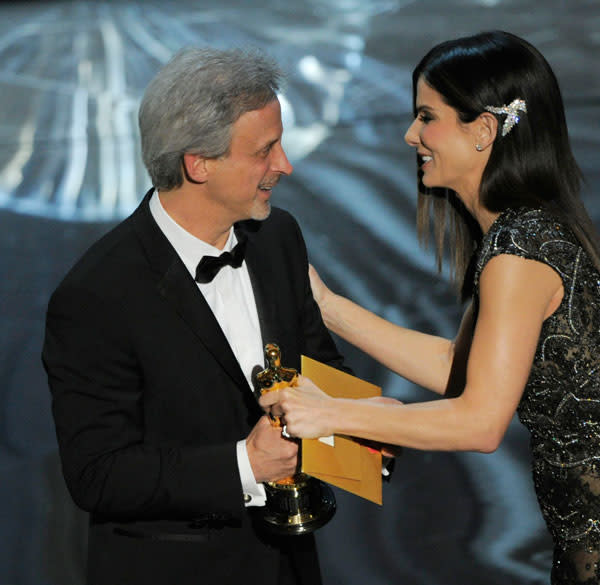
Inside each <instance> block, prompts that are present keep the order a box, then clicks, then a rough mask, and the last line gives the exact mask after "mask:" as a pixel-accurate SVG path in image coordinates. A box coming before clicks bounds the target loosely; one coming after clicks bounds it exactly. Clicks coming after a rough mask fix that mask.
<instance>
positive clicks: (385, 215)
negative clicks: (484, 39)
mask: <svg viewBox="0 0 600 585" xmlns="http://www.w3.org/2000/svg"><path fill="white" fill-rule="evenodd" d="M490 28H502V29H506V30H510V31H512V32H515V33H517V34H520V35H522V36H524V37H525V38H527V39H529V40H530V41H532V42H533V43H534V44H535V45H537V46H538V47H539V48H540V49H541V50H542V52H543V53H544V54H545V55H546V56H547V58H548V59H549V61H550V62H551V64H552V65H553V67H554V68H555V70H556V72H557V74H558V77H559V78H560V81H561V83H562V87H563V90H564V97H565V101H566V105H567V109H568V119H569V124H570V130H571V135H572V141H573V146H574V148H575V152H576V155H577V157H578V160H579V162H580V164H581V166H582V168H583V171H584V173H585V174H586V177H587V181H588V182H587V184H586V187H585V197H586V203H587V204H588V207H589V209H590V210H591V212H592V214H593V216H594V219H595V221H596V223H597V224H598V223H600V202H599V199H598V197H599V193H600V176H599V165H598V155H599V152H600V146H599V142H598V140H599V139H598V136H599V129H600V104H599V99H600V98H599V96H600V76H599V75H598V69H597V63H598V54H599V49H600V46H599V44H600V36H599V33H598V31H599V30H600V4H599V2H597V1H591V0H587V1H585V0H568V1H567V0H564V1H560V0H546V1H545V2H543V3H540V2H537V1H536V0H519V1H513V0H479V1H476V0H415V1H408V0H407V1H403V0H304V1H295V2H290V1H289V0H262V1H257V2H246V1H244V0H238V1H235V0H220V1H219V2H208V1H197V0H196V1H192V0H185V1H184V0H181V1H173V2H157V1H156V2H154V1H144V2H142V1H139V2H136V1H124V2H118V1H114V2H83V1H80V2H77V1H72V2H50V1H48V2H22V3H17V2H12V3H2V5H0V95H1V96H2V108H1V110H0V246H1V255H0V269H1V272H2V278H1V279H0V290H1V305H0V313H1V317H2V327H1V328H0V379H1V380H2V382H1V384H0V585H21V584H22V585H80V584H81V583H82V582H83V574H84V551H85V541H86V516H85V514H83V513H82V512H80V511H78V510H77V509H76V508H75V507H74V505H73V504H72V502H71V500H70V498H69V495H68V493H67V492H66V488H65V486H64V483H63V479H62V476H61V472H60V464H59V460H58V455H57V448H56V440H55V436H54V429H53V423H52V420H51V414H50V400H49V393H48V390H47V385H46V379H45V375H44V373H43V371H42V367H41V362H40V351H41V345H42V337H43V322H44V313H45V308H46V304H47V301H48V298H49V295H50V293H51V291H52V290H53V289H54V287H55V286H56V285H57V284H58V282H59V280H60V279H61V277H62V276H63V275H64V273H65V272H66V270H67V269H68V268H69V267H70V266H71V264H72V263H73V262H74V261H75V260H76V259H77V258H78V256H79V255H80V254H81V253H82V252H83V251H84V250H85V249H86V248H87V247H88V246H89V245H90V244H91V243H92V242H93V241H94V240H95V239H96V238H97V237H99V236H100V235H101V234H102V233H104V232H106V231H107V230H108V229H109V228H110V227H111V226H113V225H114V224H115V223H116V222H118V221H119V220H120V219H122V218H123V217H125V216H126V215H127V214H129V213H130V212H131V211H132V209H133V208H134V207H135V206H136V204H137V203H138V201H139V200H140V198H141V196H142V194H143V193H144V192H145V190H146V189H147V188H148V187H149V186H150V182H149V180H148V177H147V175H146V173H145V171H144V169H143V167H142V165H141V161H140V153H139V147H138V133H137V127H136V114H137V108H138V104H139V100H140V96H141V94H142V91H143V88H144V87H145V85H146V84H147V82H148V81H149V79H150V78H151V77H152V75H153V74H154V73H155V72H156V70H157V69H158V67H160V66H161V65H162V64H163V63H165V62H166V61H167V60H168V59H169V57H170V56H171V55H172V54H173V52H174V51H176V50H177V49H179V48H180V47H182V46H184V45H212V46H216V47H233V46H256V47H259V48H261V49H263V50H265V51H267V52H268V53H270V54H271V55H272V56H273V57H275V58H276V59H277V60H278V61H279V62H280V63H281V65H282V66H283V67H284V68H285V69H286V70H287V72H288V74H289V81H288V85H287V87H286V89H285V92H284V93H283V95H282V96H281V99H282V102H283V104H284V109H283V111H284V119H285V146H286V148H287V151H288V153H289V155H290V158H291V160H292V162H293V164H294V165H295V171H294V174H293V175H292V176H291V177H290V178H288V179H286V180H284V181H282V182H281V184H280V186H278V188H277V190H276V192H275V195H274V204H275V205H278V206H281V207H284V208H286V209H288V210H290V211H291V212H293V213H294V214H295V215H296V217H297V218H298V220H299V222H300V224H301V226H302V228H303V230H304V234H305V236H306V241H307V244H308V247H309V252H310V258H311V261H312V262H313V263H314V264H315V265H316V267H317V268H318V269H320V271H321V274H322V276H323V278H324V279H325V281H326V282H327V283H329V285H331V287H332V288H333V289H334V290H336V291H338V292H340V293H343V294H345V295H347V296H349V297H351V298H352V299H354V300H356V301H358V302H359V303H361V304H363V305H365V306H367V307H368V308H370V309H371V310H373V311H375V312H377V313H379V314H380V315H382V316H384V317H386V318H388V319H391V320H393V321H395V322H397V323H399V324H403V325H406V326H409V327H416V328H419V329H422V330H425V331H429V332H435V333H438V334H441V335H446V336H453V334H454V332H455V331H456V328H457V324H458V319H459V316H460V313H461V309H462V308H461V307H460V306H459V305H458V304H457V302H456V300H455V298H454V294H453V292H452V290H451V289H450V286H449V285H448V282H447V279H446V277H445V275H442V276H439V275H437V274H436V271H435V267H434V261H433V258H432V255H431V253H430V252H427V251H423V250H421V249H420V248H419V247H418V246H417V241H416V236H415V230H414V216H415V192H416V189H415V156H414V152H413V151H412V150H411V149H409V148H408V147H407V146H406V145H405V144H404V141H403V135H404V132H405V129H406V127H407V126H408V124H409V123H410V121H411V87H410V83H411V82H410V73H411V71H412V68H413V66H414V65H415V64H416V62H417V61H418V60H419V58H420V57H421V56H422V55H423V54H424V53H425V52H426V51H427V50H428V49H429V48H430V47H431V46H432V45H433V44H435V43H437V42H439V41H442V40H445V39H448V38H452V37H456V36H459V35H463V34H469V33H474V32H478V31H480V30H484V29H490ZM341 347H342V349H343V350H344V352H345V353H346V355H347V358H348V361H349V363H350V364H351V365H352V366H353V368H354V369H355V371H356V373H357V374H358V375H359V376H361V377H363V378H366V379H368V380H370V381H372V382H374V383H376V384H379V385H381V386H383V388H384V391H385V393H386V394H387V395H390V396H395V397H398V398H400V399H402V400H404V401H413V400H420V399H424V398H426V397H427V396H426V394H425V393H424V392H423V391H422V390H420V389H418V388H415V387H413V386H411V385H410V384H407V383H405V382H404V381H402V380H401V379H400V378H398V377H397V376H395V375H393V374H390V373H389V372H387V371H386V370H384V369H383V368H381V367H379V366H377V365H376V364H375V363H373V361H372V360H370V359H368V358H366V357H365V356H364V355H362V354H360V353H359V352H358V351H356V350H355V349H353V348H351V347H348V346H346V345H345V344H341ZM336 495H337V500H338V506H339V509H338V513H337V515H336V516H335V518H334V519H333V521H332V522H331V523H330V524H329V525H327V526H326V527H325V528H323V529H322V530H321V531H319V533H318V540H319V544H320V550H321V559H322V566H323V572H324V579H325V584H326V585H360V584H364V583H370V584H373V585H389V584H390V583H402V584H403V585H420V584H423V585H436V584H444V585H453V584H456V585H464V584H466V583H468V584H480V583H481V584H486V585H512V584H513V583H529V584H533V583H547V582H548V570H549V566H550V561H551V551H550V548H549V544H550V543H549V539H548V537H547V536H546V534H545V531H544V527H543V523H542V519H541V517H540V513H539V511H538V508H537V504H536V502H535V496H534V493H533V489H532V484H531V479H530V472H529V455H528V445H527V436H526V433H525V432H524V430H523V429H522V427H521V426H520V425H519V424H518V423H516V422H515V423H514V424H512V425H511V427H510V429H509V432H508V434H507V436H506V439H505V441H504V443H503V445H502V446H501V448H500V449H498V451H497V452H495V453H494V454H492V455H480V454H471V453H467V454H458V455H457V454H450V453H430V452H417V451H411V450H405V452H404V454H403V455H402V456H401V457H400V458H399V459H398V461H397V464H396V471H395V474H394V478H393V481H392V482H391V483H389V484H386V485H385V487H384V505H383V507H378V506H376V505H374V504H371V503H367V502H365V501H362V500H360V499H358V498H357V497H355V496H352V495H348V494H346V493H344V492H341V491H339V490H336Z"/></svg>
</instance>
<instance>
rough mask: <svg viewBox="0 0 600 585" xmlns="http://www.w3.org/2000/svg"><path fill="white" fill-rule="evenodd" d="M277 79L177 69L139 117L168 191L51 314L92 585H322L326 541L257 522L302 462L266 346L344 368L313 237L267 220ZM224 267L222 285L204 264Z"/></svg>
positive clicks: (259, 69) (236, 62) (277, 151)
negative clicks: (268, 498) (270, 382)
mask: <svg viewBox="0 0 600 585" xmlns="http://www.w3.org/2000/svg"><path fill="white" fill-rule="evenodd" d="M279 79H280V74H279V71H278V69H277V68H276V67H275V66H274V65H273V64H272V63H271V62H270V61H268V60H267V59H265V58H263V57H260V56H258V55H253V54H247V53H244V52H241V51H213V50H197V49H188V50H185V51H183V52H181V53H179V54H177V55H176V56H175V57H174V58H173V59H172V60H171V61H170V62H169V63H168V64H167V65H166V66H165V67H164V68H163V69H162V70H161V71H160V72H159V73H158V74H157V76H156V77H155V78H154V80H153V81H152V82H151V83H150V85H149V87H148V89H147V90H146V93H145V95H144V98H143V100H142V104H141V107H140V113H139V123H140V133H141V140H142V154H143V159H144V163H145V165H146V167H147V169H148V172H149V174H150V177H151V178H152V182H153V185H154V188H153V189H151V190H150V191H149V192H148V193H147V195H146V196H145V198H144V200H143V202H142V203H141V205H140V207H139V208H138V209H137V210H136V211H135V212H134V213H133V215H132V216H131V217H129V218H128V219H126V220H125V221H124V222H123V223H121V224H120V225H119V226H117V227H116V228H115V229H114V230H113V231H111V232H110V233H109V234H107V235H106V236H104V238H102V239H101V240H100V241H99V242H97V243H96V244H95V245H93V246H92V248H91V249H90V250H89V251H88V252H87V253H86V254H85V255H84V256H83V258H82V259H81V260H80V261H79V262H78V263H77V264H76V266H75V267H74V268H73V269H72V270H71V271H70V273H69V274H68V275H67V276H66V278H65V279H64V281H63V282H62V283H61V284H60V286H59V287H58V289H57V290H56V291H55V293H54V294H53V296H52V299H51V301H50V304H49V308H48V316H47V331H46V340H45V346H44V353H43V360H44V364H45V367H46V370H47V372H48V376H49V382H50V388H51V391H52V396H53V414H54V419H55V423H56V431H57V436H58V441H59V447H60V453H61V459H62V464H63V472H64V476H65V479H66V483H67V485H68V487H69V490H70V492H71V494H72V496H73V498H74V500H75V502H76V503H77V504H78V505H79V506H80V507H82V508H83V509H85V510H88V511H89V512H90V514H91V516H90V532H89V545H88V583H89V584H91V585H95V584H99V585H107V584H108V583H111V584H113V583H114V584H115V585H117V584H118V585H121V584H122V585H138V584H139V585H142V584H143V585H149V584H153V583H156V584H159V583H160V584H165V585H166V584H169V585H186V584H188V583H189V584H192V583H194V584H198V583H219V584H227V583H235V584H236V585H239V584H254V583H261V584H262V585H269V584H272V585H275V584H284V583H285V584H288V583H289V584H292V583H295V584H300V583H302V584H311V585H312V584H314V583H320V573H319V567H318V560H317V556H316V552H315V549H314V539H313V538H312V536H290V537H274V536H271V535H269V534H268V533H266V532H264V530H263V529H262V527H261V524H260V522H258V521H257V518H256V516H257V511H258V510H259V507H260V505H262V504H264V490H263V486H262V485H261V482H264V481H271V480H277V479H280V478H282V477H286V476H289V475H290V474H291V473H293V472H294V470H295V469H296V465H297V452H298V446H297V444H296V443H295V442H294V441H290V440H288V439H286V438H284V437H282V435H281V430H280V429H277V428H274V427H272V426H271V425H270V424H269V421H268V419H267V418H266V417H265V416H261V414H262V413H261V411H260V409H259V407H258V405H257V402H256V398H255V396H254V395H253V392H252V390H251V382H252V372H253V371H256V370H257V369H260V368H263V367H264V359H263V347H264V345H265V344H266V343H268V342H274V343H277V344H278V345H279V346H280V348H281V352H282V359H283V363H284V365H286V366H289V367H295V368H297V369H298V368H299V365H300V364H299V358H300V354H305V355H309V356H311V357H313V358H315V359H318V360H320V361H323V362H326V363H329V364H330V365H333V366H336V367H340V366H341V364H342V358H341V356H340V355H339V354H338V352H337V350H336V348H335V346H334V343H333V341H332V340H331V337H330V336H329V334H328V333H327V331H326V329H325V327H324V325H323V322H322V320H321V317H320V313H319V310H318V308H317V305H316V304H315V302H314V300H313V298H312V294H311V291H310V283H309V281H308V277H307V256H306V249H305V246H304V242H303V239H302V236H301V233H300V230H299V228H298V226H297V224H296V222H295V221H294V220H293V219H292V218H291V216H290V215H289V214H287V213H286V212H284V211H281V210H278V209H273V210H271V207H270V198H271V193H272V189H273V188H274V187H275V185H276V184H277V182H278V181H279V179H280V177H281V176H283V175H289V174H290V173H291V172H292V166H291V165H290V163H289V161H288V159H287V158H286V155H285V153H284V151H283V148H282V145H281V135H282V124H281V113H280V105H279V101H278V100H277V97H276V91H277V90H278V84H279ZM223 251H226V252H229V254H226V255H225V258H226V259H227V260H229V261H231V263H232V264H233V265H225V266H223V267H222V268H221V269H220V270H218V269H219V268H220V265H221V264H222V263H221V262H220V261H219V260H216V261H215V260H214V258H213V259H207V258H205V257H206V256H213V257H217V256H219V255H220V254H221V253H222V252H223ZM201 259H202V262H199V261H200V260H201Z"/></svg>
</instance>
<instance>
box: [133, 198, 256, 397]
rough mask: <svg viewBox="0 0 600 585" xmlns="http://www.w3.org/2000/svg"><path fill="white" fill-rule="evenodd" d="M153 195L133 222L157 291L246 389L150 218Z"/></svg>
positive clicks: (202, 305)
mask: <svg viewBox="0 0 600 585" xmlns="http://www.w3.org/2000/svg"><path fill="white" fill-rule="evenodd" d="M152 192H153V190H150V191H149V192H148V193H147V194H146V196H145V197H144V200H143V201H142V203H141V204H140V206H139V207H138V209H137V210H136V211H135V212H134V214H133V216H132V221H133V226H134V229H135V231H136V233H137V235H138V237H139V239H140V240H141V242H142V245H143V247H144V249H145V251H146V254H147V256H148V261H149V263H150V265H151V266H152V268H153V269H154V270H155V271H156V276H157V282H156V287H157V290H158V292H159V294H161V295H162V296H163V297H164V298H165V299H166V300H167V301H168V302H169V303H170V304H171V306H172V307H173V310H174V311H175V312H176V313H177V314H178V315H179V316H180V317H181V319H183V320H184V321H185V322H186V323H187V325H188V326H189V327H190V328H191V329H192V331H194V333H195V334H196V336H197V337H198V339H199V340H200V342H201V343H202V344H203V345H204V347H205V349H206V350H207V351H208V352H209V353H210V354H211V355H212V356H213V357H214V358H215V360H216V361H217V362H218V363H219V364H220V365H221V367H222V368H223V369H224V370H225V371H226V372H227V373H228V374H229V376H230V377H231V378H232V379H233V381H234V382H235V383H236V384H237V385H238V386H239V387H241V388H244V390H247V388H248V382H247V381H246V378H245V377H244V374H243V372H242V369H241V368H240V365H239V363H238V361H237V360H236V358H235V355H234V354H233V351H232V350H231V347H230V345H229V342H228V341H227V338H226V337H225V334H224V333H223V331H222V329H221V327H220V326H219V323H218V321H217V319H216V318H215V316H214V314H213V312H212V311H211V310H210V307H209V306H208V303H207V302H206V300H205V299H204V296H203V295H202V293H201V292H200V291H199V290H198V286H197V285H196V283H195V282H194V279H193V278H192V277H191V275H190V273H189V272H188V271H187V269H186V267H185V265H184V264H183V262H182V261H181V259H180V258H179V256H178V255H177V253H176V252H175V250H174V248H173V247H172V246H171V244H170V242H169V241H168V239H167V238H166V237H165V235H164V234H163V233H162V231H161V230H160V228H159V227H158V225H157V224H156V222H155V221H154V218H153V217H152V214H151V212H150V207H149V205H148V203H149V201H150V196H151V195H152Z"/></svg>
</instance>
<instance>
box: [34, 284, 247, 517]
mask: <svg viewBox="0 0 600 585" xmlns="http://www.w3.org/2000/svg"><path fill="white" fill-rule="evenodd" d="M126 311H127V309H126V308H125V307H123V306H120V303H119V302H118V300H116V299H115V298H108V299H107V298H105V297H100V295H98V294H97V293H95V291H94V290H93V287H87V288H86V287H82V286H73V285H70V286H69V285H63V286H61V287H59V289H58V290H57V291H56V292H55V293H54V295H53V297H52V299H51V301H50V304H49V307H48V313H47V322H46V337H45V342H44V349H43V356H42V358H43V363H44V367H45V369H46V371H47V374H48V379H49V385H50V389H51V393H52V412H53V416H54V420H55V425H56V433H57V438H58V443H59V449H60V454H61V461H62V466H63V474H64V477H65V480H66V483H67V487H68V488H69V491H70V493H71V495H72V497H73V499H74V501H75V503H76V504H77V505H78V506H80V507H81V508H83V509H84V510H87V511H89V512H92V513H94V514H96V515H98V516H100V517H104V518H107V519H112V520H125V519H136V520H141V519H182V518H186V519H193V518H195V517H198V516H200V515H202V514H205V513H212V512H214V513H226V514H228V515H233V516H237V515H241V514H242V511H243V503H242V493H241V487H240V484H239V475H238V470H237V462H236V456H235V442H234V441H231V442H229V441H224V442H222V443H216V444H208V443H207V444H205V445H199V444H194V445H185V444H184V445H182V444H181V443H173V444H166V443H164V442H162V443H161V442H160V441H157V440H154V441H153V440H152V439H151V438H149V437H148V434H147V433H146V429H145V420H144V407H143V402H144V401H143V398H144V397H143V392H144V388H145V380H144V376H143V372H142V368H141V367H140V364H139V360H138V357H137V356H136V351H135V348H134V346H133V343H132V337H131V335H130V332H129V331H128V325H127V323H128V320H127V315H126ZM159 357H160V356H159V355H157V356H156V359H157V360H158V359H159ZM215 486H219V489H215Z"/></svg>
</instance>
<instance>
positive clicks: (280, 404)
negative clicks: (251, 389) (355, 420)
mask: <svg viewBox="0 0 600 585" xmlns="http://www.w3.org/2000/svg"><path fill="white" fill-rule="evenodd" d="M259 403H260V405H261V406H262V408H264V409H265V411H267V412H269V413H270V414H271V415H272V416H278V417H280V420H281V424H283V425H285V427H286V431H287V433H288V434H289V435H290V436H291V437H298V438H302V439H316V438H318V437H327V436H329V435H332V434H333V432H334V427H333V419H334V417H335V399H334V398H331V396H329V395H327V394H325V392H323V391H322V390H321V389H320V388H318V387H317V386H315V385H314V384H313V383H312V381H311V380H309V379H308V378H305V377H304V376H298V382H297V384H296V385H295V386H293V387H288V388H283V389H282V390H277V391H275V392H265V393H264V394H263V395H262V396H261V397H260V399H259Z"/></svg>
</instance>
